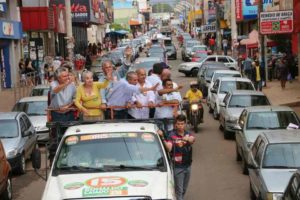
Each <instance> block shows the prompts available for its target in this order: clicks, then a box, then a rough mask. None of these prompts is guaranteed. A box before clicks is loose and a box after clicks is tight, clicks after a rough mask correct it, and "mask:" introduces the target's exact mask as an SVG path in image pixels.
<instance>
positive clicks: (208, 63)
mask: <svg viewBox="0 0 300 200" xmlns="http://www.w3.org/2000/svg"><path fill="white" fill-rule="evenodd" d="M207 65H209V66H210V67H214V66H215V67H216V66H217V67H220V66H224V67H226V65H225V64H224V63H222V62H214V61H206V62H204V63H203V65H202V66H207ZM227 68H228V67H227ZM228 69H229V68H228Z"/></svg>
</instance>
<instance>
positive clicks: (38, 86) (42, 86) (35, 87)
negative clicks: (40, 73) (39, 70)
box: [33, 84, 50, 89]
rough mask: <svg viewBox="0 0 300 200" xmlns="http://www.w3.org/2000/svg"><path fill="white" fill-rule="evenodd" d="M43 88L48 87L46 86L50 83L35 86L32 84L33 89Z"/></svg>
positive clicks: (48, 86)
mask: <svg viewBox="0 0 300 200" xmlns="http://www.w3.org/2000/svg"><path fill="white" fill-rule="evenodd" d="M44 88H46V89H48V88H50V85H46V84H43V85H36V86H34V88H33V89H44Z"/></svg>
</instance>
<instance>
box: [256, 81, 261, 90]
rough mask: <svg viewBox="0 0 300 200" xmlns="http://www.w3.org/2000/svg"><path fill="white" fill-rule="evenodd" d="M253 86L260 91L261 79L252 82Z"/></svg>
mask: <svg viewBox="0 0 300 200" xmlns="http://www.w3.org/2000/svg"><path fill="white" fill-rule="evenodd" d="M254 87H255V89H256V90H257V91H262V80H260V81H255V82H254Z"/></svg>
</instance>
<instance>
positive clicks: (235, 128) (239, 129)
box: [233, 124, 242, 131]
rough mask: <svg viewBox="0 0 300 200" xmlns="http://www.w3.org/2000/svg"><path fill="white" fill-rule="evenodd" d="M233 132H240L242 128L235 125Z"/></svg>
mask: <svg viewBox="0 0 300 200" xmlns="http://www.w3.org/2000/svg"><path fill="white" fill-rule="evenodd" d="M233 130H235V131H241V130H242V127H241V126H240V125H238V124H237V125H235V126H234V127H233Z"/></svg>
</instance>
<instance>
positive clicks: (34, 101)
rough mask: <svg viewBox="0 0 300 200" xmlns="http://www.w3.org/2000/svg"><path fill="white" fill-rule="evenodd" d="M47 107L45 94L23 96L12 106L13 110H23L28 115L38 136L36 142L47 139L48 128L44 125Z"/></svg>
mask: <svg viewBox="0 0 300 200" xmlns="http://www.w3.org/2000/svg"><path fill="white" fill-rule="evenodd" d="M47 107H48V97H47V96H33V97H24V98H22V99H20V100H19V101H18V102H17V103H16V104H15V106H14V107H13V111H19V112H25V113H26V114H27V115H28V116H29V119H30V121H31V122H32V124H33V126H34V128H35V131H36V134H37V136H38V138H37V140H38V142H46V141H48V140H49V128H47V127H46V123H47V112H46V109H47Z"/></svg>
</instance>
